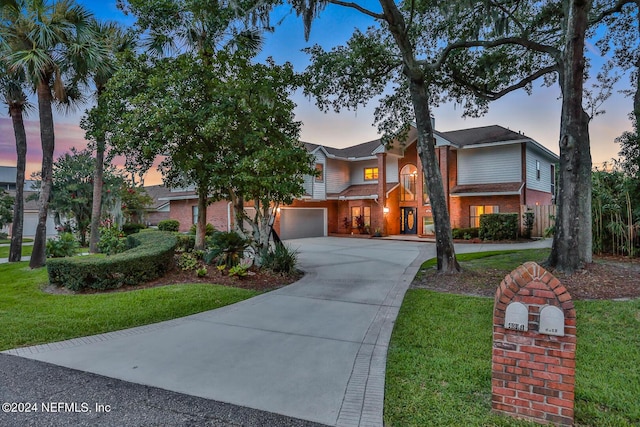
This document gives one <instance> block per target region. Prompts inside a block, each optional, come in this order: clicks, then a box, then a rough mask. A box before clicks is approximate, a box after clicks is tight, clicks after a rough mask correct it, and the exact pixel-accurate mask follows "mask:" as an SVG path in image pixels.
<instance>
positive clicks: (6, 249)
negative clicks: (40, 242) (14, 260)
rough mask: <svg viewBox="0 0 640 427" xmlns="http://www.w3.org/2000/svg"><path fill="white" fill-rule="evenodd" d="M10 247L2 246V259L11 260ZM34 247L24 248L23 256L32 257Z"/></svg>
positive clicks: (0, 254) (0, 248)
mask: <svg viewBox="0 0 640 427" xmlns="http://www.w3.org/2000/svg"><path fill="white" fill-rule="evenodd" d="M9 249H10V248H9V246H0V258H9ZM32 251H33V245H25V246H22V256H30V255H31V252H32Z"/></svg>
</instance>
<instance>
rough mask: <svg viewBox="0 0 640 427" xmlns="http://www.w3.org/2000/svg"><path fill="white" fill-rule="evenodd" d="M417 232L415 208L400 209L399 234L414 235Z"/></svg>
mask: <svg viewBox="0 0 640 427" xmlns="http://www.w3.org/2000/svg"><path fill="white" fill-rule="evenodd" d="M417 231H418V219H417V218H416V208H400V234H416V233H417Z"/></svg>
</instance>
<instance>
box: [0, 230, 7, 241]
mask: <svg viewBox="0 0 640 427" xmlns="http://www.w3.org/2000/svg"><path fill="white" fill-rule="evenodd" d="M8 237H9V235H8V234H7V233H5V232H4V231H0V240H7V238H8Z"/></svg>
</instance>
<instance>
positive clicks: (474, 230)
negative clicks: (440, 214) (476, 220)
mask: <svg viewBox="0 0 640 427" xmlns="http://www.w3.org/2000/svg"><path fill="white" fill-rule="evenodd" d="M451 234H452V235H453V238H454V239H475V238H476V237H479V236H480V228H478V227H470V228H454V229H453V230H451Z"/></svg>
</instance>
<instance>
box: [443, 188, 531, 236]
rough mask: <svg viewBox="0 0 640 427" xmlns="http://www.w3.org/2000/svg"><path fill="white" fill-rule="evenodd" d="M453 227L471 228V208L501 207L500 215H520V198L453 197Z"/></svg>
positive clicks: (451, 211)
mask: <svg viewBox="0 0 640 427" xmlns="http://www.w3.org/2000/svg"><path fill="white" fill-rule="evenodd" d="M450 200H451V201H450V203H451V210H450V215H451V227H452V228H467V227H469V226H470V211H469V208H470V207H471V206H479V205H482V206H499V211H500V213H517V214H518V215H519V214H520V196H518V195H515V196H484V197H451V198H450Z"/></svg>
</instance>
